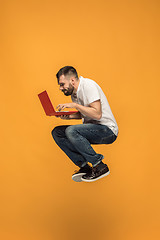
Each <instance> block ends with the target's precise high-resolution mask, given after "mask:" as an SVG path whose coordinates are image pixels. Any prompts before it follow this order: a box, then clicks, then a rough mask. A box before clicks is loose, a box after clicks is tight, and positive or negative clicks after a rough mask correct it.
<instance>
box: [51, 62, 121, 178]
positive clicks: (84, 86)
mask: <svg viewBox="0 0 160 240" xmlns="http://www.w3.org/2000/svg"><path fill="white" fill-rule="evenodd" d="M56 77H57V81H58V84H59V86H60V90H61V91H62V92H63V93H64V95H66V96H71V99H72V102H71V103H64V104H59V105H58V106H57V109H58V110H59V111H61V110H63V109H65V108H75V109H77V110H78V112H77V113H74V114H71V115H66V116H64V115H63V116H60V118H61V119H82V122H83V124H77V125H60V126H57V127H55V128H54V129H53V130H52V132H51V133H52V137H53V139H54V140H55V142H56V144H57V145H58V146H59V147H60V148H61V149H62V150H63V151H64V152H65V154H66V155H67V156H68V157H69V158H70V159H71V160H72V161H73V163H74V164H75V165H77V166H78V167H79V170H77V171H75V173H74V174H73V175H72V179H73V180H74V181H76V182H81V181H85V182H93V181H96V180H98V179H100V178H102V177H104V176H107V175H108V174H109V173H110V171H109V168H108V166H107V164H105V163H103V161H102V159H103V158H104V156H103V155H102V154H98V153H96V152H95V151H94V149H93V148H92V146H91V144H111V143H113V142H114V141H115V140H116V139H117V136H118V126H117V123H116V120H115V118H114V116H113V114H112V111H111V108H110V106H109V103H108V101H107V98H106V96H105V94H104V92H103V91H102V89H101V87H100V86H99V85H98V84H97V83H96V82H95V81H93V80H91V79H89V78H84V77H82V76H80V77H78V74H77V71H76V69H75V68H74V67H72V66H65V67H63V68H61V69H60V70H59V71H58V72H57V74H56ZM88 163H89V164H88Z"/></svg>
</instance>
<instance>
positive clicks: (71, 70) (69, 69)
mask: <svg viewBox="0 0 160 240" xmlns="http://www.w3.org/2000/svg"><path fill="white" fill-rule="evenodd" d="M61 75H64V76H67V75H74V76H75V78H77V79H78V73H77V71H76V69H75V68H74V67H72V66H65V67H63V68H61V69H60V70H59V71H58V72H57V74H56V77H57V80H58V83H59V78H60V76H61Z"/></svg>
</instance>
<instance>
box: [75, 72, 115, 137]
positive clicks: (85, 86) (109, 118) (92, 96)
mask: <svg viewBox="0 0 160 240" xmlns="http://www.w3.org/2000/svg"><path fill="white" fill-rule="evenodd" d="M79 79H80V82H79V86H78V89H77V94H76V95H77V96H75V95H74V94H72V95H71V99H72V101H73V102H77V103H78V104H80V105H83V106H86V107H88V106H89V104H90V103H92V102H94V101H96V100H98V99H100V101H101V107H102V117H101V119H100V120H96V119H93V118H89V117H87V116H86V115H83V114H82V113H81V116H82V121H83V123H95V124H102V125H107V126H108V127H109V128H110V129H111V130H112V131H113V132H114V134H115V135H116V136H117V135H118V125H117V123H116V120H115V118H114V116H113V114H112V111H111V108H110V106H109V103H108V100H107V98H106V96H105V94H104V92H103V91H102V89H101V87H100V86H99V85H98V84H97V83H96V82H95V81H94V80H91V79H89V78H84V77H82V76H80V77H79Z"/></svg>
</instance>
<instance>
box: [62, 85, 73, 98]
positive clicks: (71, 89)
mask: <svg viewBox="0 0 160 240" xmlns="http://www.w3.org/2000/svg"><path fill="white" fill-rule="evenodd" d="M73 90H74V87H73V86H72V85H71V84H69V88H68V89H65V90H63V91H62V92H63V93H64V95H66V96H69V95H72V93H73Z"/></svg>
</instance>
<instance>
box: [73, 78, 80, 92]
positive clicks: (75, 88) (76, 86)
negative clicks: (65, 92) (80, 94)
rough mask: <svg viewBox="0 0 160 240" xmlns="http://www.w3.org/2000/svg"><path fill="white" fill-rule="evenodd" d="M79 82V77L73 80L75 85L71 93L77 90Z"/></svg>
mask: <svg viewBox="0 0 160 240" xmlns="http://www.w3.org/2000/svg"><path fill="white" fill-rule="evenodd" d="M79 83H80V79H79V78H78V81H76V82H75V86H74V90H73V93H76V92H77V90H78V86H79Z"/></svg>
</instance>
